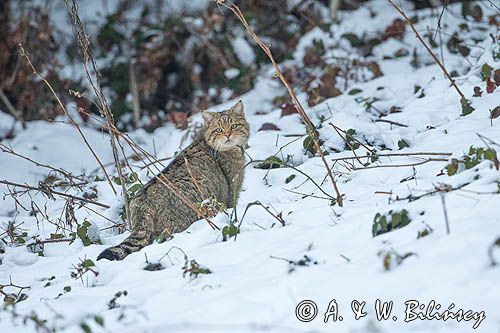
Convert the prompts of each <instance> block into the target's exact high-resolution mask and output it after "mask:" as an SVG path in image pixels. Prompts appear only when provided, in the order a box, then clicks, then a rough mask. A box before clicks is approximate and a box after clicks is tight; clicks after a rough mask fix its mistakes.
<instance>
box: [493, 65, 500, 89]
mask: <svg viewBox="0 0 500 333" xmlns="http://www.w3.org/2000/svg"><path fill="white" fill-rule="evenodd" d="M493 80H495V84H496V85H497V87H498V86H500V69H497V70H495V74H493Z"/></svg>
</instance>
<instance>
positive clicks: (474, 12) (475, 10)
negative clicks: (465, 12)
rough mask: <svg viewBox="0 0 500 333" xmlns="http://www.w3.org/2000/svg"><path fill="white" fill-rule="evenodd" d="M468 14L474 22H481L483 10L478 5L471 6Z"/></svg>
mask: <svg viewBox="0 0 500 333" xmlns="http://www.w3.org/2000/svg"><path fill="white" fill-rule="evenodd" d="M469 14H470V16H472V17H473V18H474V20H476V22H481V20H482V19H483V10H482V9H481V7H479V6H478V5H474V6H472V7H471V9H470V13H469Z"/></svg>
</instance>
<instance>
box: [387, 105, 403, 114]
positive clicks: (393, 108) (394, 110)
mask: <svg viewBox="0 0 500 333" xmlns="http://www.w3.org/2000/svg"><path fill="white" fill-rule="evenodd" d="M400 112H403V109H401V107H400V106H396V105H393V106H391V108H390V109H389V113H400Z"/></svg>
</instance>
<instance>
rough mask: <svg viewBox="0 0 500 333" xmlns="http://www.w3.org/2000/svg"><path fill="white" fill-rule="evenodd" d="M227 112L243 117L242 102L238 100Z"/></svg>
mask: <svg viewBox="0 0 500 333" xmlns="http://www.w3.org/2000/svg"><path fill="white" fill-rule="evenodd" d="M229 112H231V113H234V114H237V115H240V116H243V102H242V101H241V100H240V101H238V103H236V104H235V105H234V106H233V107H232V108H231V109H230V110H229Z"/></svg>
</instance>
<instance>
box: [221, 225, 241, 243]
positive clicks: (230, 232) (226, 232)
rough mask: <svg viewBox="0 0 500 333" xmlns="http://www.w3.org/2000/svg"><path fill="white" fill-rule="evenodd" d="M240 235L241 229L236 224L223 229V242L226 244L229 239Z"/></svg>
mask: <svg viewBox="0 0 500 333" xmlns="http://www.w3.org/2000/svg"><path fill="white" fill-rule="evenodd" d="M239 233H240V228H238V227H237V226H235V225H234V224H230V225H228V226H225V227H224V228H222V241H223V242H225V241H227V240H228V239H229V238H231V237H234V236H236V235H237V234H239Z"/></svg>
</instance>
